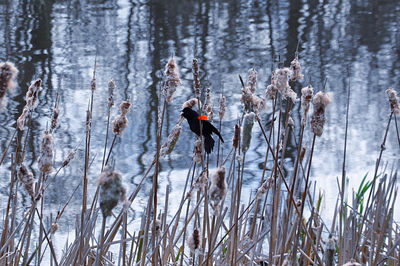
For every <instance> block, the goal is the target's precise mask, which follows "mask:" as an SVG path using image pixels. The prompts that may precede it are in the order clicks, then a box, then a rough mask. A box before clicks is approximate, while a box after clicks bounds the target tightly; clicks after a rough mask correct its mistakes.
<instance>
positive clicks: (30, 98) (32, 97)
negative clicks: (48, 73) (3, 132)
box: [17, 79, 42, 131]
mask: <svg viewBox="0 0 400 266" xmlns="http://www.w3.org/2000/svg"><path fill="white" fill-rule="evenodd" d="M41 85H42V80H41V79H37V80H35V81H32V83H31V85H30V86H29V88H28V91H27V92H26V99H25V101H26V104H25V106H24V109H23V111H22V114H21V115H20V116H19V117H18V119H17V126H18V128H19V130H21V131H22V130H24V126H25V119H26V116H27V114H28V113H29V111H30V110H32V109H33V108H35V106H36V102H37V98H38V94H39V91H41V90H42V87H41Z"/></svg>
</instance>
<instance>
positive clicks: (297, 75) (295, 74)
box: [290, 55, 304, 81]
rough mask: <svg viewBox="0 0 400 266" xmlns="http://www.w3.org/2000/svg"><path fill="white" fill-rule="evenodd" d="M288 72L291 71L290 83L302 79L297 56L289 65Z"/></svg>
mask: <svg viewBox="0 0 400 266" xmlns="http://www.w3.org/2000/svg"><path fill="white" fill-rule="evenodd" d="M290 70H291V71H292V78H291V79H292V81H296V80H301V79H303V78H304V75H303V74H302V73H301V66H300V62H299V57H298V56H297V55H296V57H295V58H294V59H293V61H292V62H291V63H290Z"/></svg>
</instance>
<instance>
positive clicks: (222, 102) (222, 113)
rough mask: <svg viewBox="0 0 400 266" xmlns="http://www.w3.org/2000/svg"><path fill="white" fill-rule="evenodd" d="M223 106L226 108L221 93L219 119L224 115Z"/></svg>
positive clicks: (224, 99)
mask: <svg viewBox="0 0 400 266" xmlns="http://www.w3.org/2000/svg"><path fill="white" fill-rule="evenodd" d="M225 108H226V98H225V96H224V95H222V94H221V97H219V111H218V115H219V120H222V119H223V118H224V116H225Z"/></svg>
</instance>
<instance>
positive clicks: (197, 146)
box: [194, 139, 201, 163]
mask: <svg viewBox="0 0 400 266" xmlns="http://www.w3.org/2000/svg"><path fill="white" fill-rule="evenodd" d="M194 160H195V162H196V163H200V162H201V140H200V139H198V140H196V141H195V142H194Z"/></svg>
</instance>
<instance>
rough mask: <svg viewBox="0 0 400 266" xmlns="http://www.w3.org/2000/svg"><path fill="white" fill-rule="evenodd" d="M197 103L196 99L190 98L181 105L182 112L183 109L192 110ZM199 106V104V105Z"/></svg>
mask: <svg viewBox="0 0 400 266" xmlns="http://www.w3.org/2000/svg"><path fill="white" fill-rule="evenodd" d="M197 102H198V100H197V98H192V99H190V100H187V101H186V102H184V103H183V104H182V110H183V109H185V108H186V107H188V108H193V106H195V105H197ZM200 105H201V103H200Z"/></svg>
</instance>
